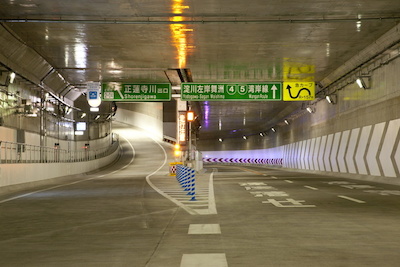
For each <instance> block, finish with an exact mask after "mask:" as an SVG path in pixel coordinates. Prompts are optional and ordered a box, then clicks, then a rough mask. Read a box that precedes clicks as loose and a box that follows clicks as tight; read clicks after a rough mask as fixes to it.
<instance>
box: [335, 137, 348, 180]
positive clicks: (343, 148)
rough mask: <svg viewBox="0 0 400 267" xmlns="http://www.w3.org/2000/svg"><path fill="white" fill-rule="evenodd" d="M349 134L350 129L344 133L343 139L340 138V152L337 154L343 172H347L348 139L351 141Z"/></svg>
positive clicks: (340, 169)
mask: <svg viewBox="0 0 400 267" xmlns="http://www.w3.org/2000/svg"><path fill="white" fill-rule="evenodd" d="M349 135H350V131H344V132H343V133H342V139H341V140H340V146H339V153H338V156H337V159H338V166H339V171H340V172H343V173H346V172H347V167H346V161H345V154H346V150H347V141H349Z"/></svg>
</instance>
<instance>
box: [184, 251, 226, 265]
mask: <svg viewBox="0 0 400 267" xmlns="http://www.w3.org/2000/svg"><path fill="white" fill-rule="evenodd" d="M180 267H228V262H227V261H226V255H225V253H210V254H206V253H203V254H183V256H182V261H181V265H180Z"/></svg>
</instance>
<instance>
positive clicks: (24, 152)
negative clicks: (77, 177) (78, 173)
mask: <svg viewBox="0 0 400 267" xmlns="http://www.w3.org/2000/svg"><path fill="white" fill-rule="evenodd" d="M118 145H119V142H118V141H114V142H113V143H112V145H111V146H108V147H103V148H99V149H93V150H92V149H90V148H89V147H88V148H85V149H84V150H82V151H73V150H66V149H58V148H51V147H41V146H35V145H27V144H22V143H14V142H7V141H0V164H10V163H61V162H81V161H89V160H94V159H98V158H102V157H105V156H108V155H110V154H112V153H113V152H114V151H115V150H116V149H117V148H118Z"/></svg>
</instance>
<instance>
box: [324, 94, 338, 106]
mask: <svg viewBox="0 0 400 267" xmlns="http://www.w3.org/2000/svg"><path fill="white" fill-rule="evenodd" d="M325 99H326V101H328V103H329V104H332V105H334V104H336V103H337V95H327V96H326V97H325Z"/></svg>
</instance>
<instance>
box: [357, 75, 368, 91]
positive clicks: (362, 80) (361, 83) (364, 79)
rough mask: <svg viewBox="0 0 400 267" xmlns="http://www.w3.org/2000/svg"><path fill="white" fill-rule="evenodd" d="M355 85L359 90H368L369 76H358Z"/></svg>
mask: <svg viewBox="0 0 400 267" xmlns="http://www.w3.org/2000/svg"><path fill="white" fill-rule="evenodd" d="M356 83H357V85H358V87H360V88H361V89H370V76H358V77H357V79H356Z"/></svg>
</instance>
